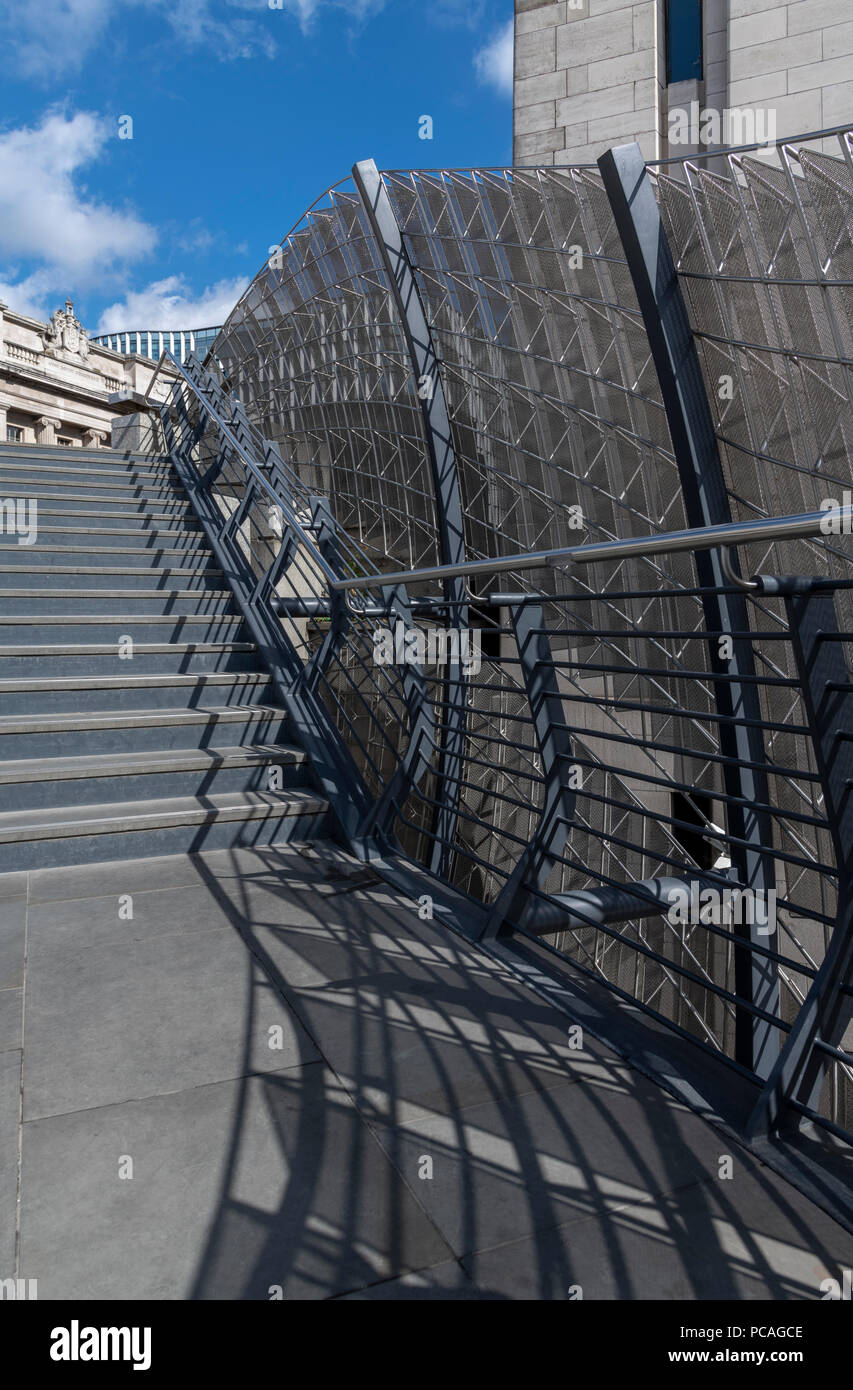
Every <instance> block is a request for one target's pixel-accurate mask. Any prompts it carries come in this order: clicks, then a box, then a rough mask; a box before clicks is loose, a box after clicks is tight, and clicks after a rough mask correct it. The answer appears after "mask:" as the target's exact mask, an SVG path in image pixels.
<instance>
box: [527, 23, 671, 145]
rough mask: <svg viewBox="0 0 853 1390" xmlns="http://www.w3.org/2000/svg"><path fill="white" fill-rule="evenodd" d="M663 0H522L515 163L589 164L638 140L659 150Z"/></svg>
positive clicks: (662, 73)
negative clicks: (604, 152)
mask: <svg viewBox="0 0 853 1390" xmlns="http://www.w3.org/2000/svg"><path fill="white" fill-rule="evenodd" d="M662 22H663V21H662V11H661V10H660V6H659V4H658V3H657V0H640V3H631V2H630V0H560V3H557V4H554V3H552V2H551V0H516V22H515V102H514V125H513V144H514V151H515V154H514V159H515V163H516V164H573V163H581V164H582V163H591V162H593V161H594V160H595V159H596V158H597V157H598V155H599V154H600V153H601V151H602V150H603V149H606V148H607V147H608V146H609V145H614V144H617V145H618V144H620V143H624V141H626V140H634V139H637V140H639V142H640V145H641V146H642V148H643V151H644V153H645V155H646V158H647V159H654V158H656V157H658V156H659V155H660V153H661V149H660V142H661V136H662V124H661V109H662V103H661V89H662V84H663V81H664V78H665V74H664V72H663V70H662V67H661V58H662V54H663V41H662V40H663V34H662Z"/></svg>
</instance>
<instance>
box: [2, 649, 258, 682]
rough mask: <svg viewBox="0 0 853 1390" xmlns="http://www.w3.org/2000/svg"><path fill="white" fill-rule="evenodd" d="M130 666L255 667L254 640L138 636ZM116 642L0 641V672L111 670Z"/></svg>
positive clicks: (149, 669) (159, 669) (154, 669)
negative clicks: (9, 643)
mask: <svg viewBox="0 0 853 1390" xmlns="http://www.w3.org/2000/svg"><path fill="white" fill-rule="evenodd" d="M133 660H134V669H135V670H138V671H140V672H142V674H144V675H158V674H161V673H164V674H165V673H169V672H176V673H177V672H182V673H186V674H190V673H192V672H202V673H203V672H205V671H249V670H252V671H255V670H257V669H258V649H257V647H256V645H255V643H254V642H242V641H239V642H139V643H136V644H135V645H134V657H133ZM118 664H119V663H118V643H117V642H104V643H98V642H83V643H79V644H77V645H74V646H71V645H66V646H57V645H50V644H48V645H42V646H40V645H38V644H37V643H34V644H32V645H29V646H23V645H19V646H10V647H0V677H2V678H3V679H6V680H8V679H11V678H29V677H33V676H46V677H53V676H66V675H67V676H78V675H79V676H96V675H99V674H102V675H108V676H109V675H115V673H116V669H117V666H118Z"/></svg>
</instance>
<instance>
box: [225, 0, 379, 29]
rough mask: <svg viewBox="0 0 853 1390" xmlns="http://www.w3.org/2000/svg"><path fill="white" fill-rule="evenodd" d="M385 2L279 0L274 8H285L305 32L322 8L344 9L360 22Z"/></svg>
mask: <svg viewBox="0 0 853 1390" xmlns="http://www.w3.org/2000/svg"><path fill="white" fill-rule="evenodd" d="M233 3H235V4H242V3H244V0H233ZM248 3H252V0H248ZM385 4H386V0H281V3H280V4H278V5H277V6H276V8H277V9H285V10H286V11H287V12H288V14H291V15H293V17H294V19H298V21H299V27H300V29H301V30H302V32H303V34H307V33H308V32H309V31H310V29H311V27H312V25H313V23H314V20H315V19H316V17H317V15H318V14H319V13H320V11H321V10H323V9H329V10H332V9H335V10H346V12H347V14H348V15H349V16H350V18H351V19H354V20H355V21H356V22H361V21H362V20H365V19H370V18H371V16H372V15H375V14H379V12H380V10H383V9H384V8H385Z"/></svg>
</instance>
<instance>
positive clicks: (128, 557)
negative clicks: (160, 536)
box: [0, 537, 213, 572]
mask: <svg viewBox="0 0 853 1390" xmlns="http://www.w3.org/2000/svg"><path fill="white" fill-rule="evenodd" d="M4 539H5V537H4ZM72 555H77V556H80V557H83V558H82V559H81V561H80V563H81V564H86V563H88V564H92V563H94V562H96V561H98V560H101V559H103V561H104V563H105V564H111V565H115V564H119V565H120V564H122V563H124V564H128V565H132V564H143V563H144V564H147V565H149V566H150V568H151V569H155V570H158V571H160V572H162V568H163V567H164V566H165V567H166V568H169V567H171V566H172V565H180V564H182V563H183V564H190V565H191V566H193V567H198V566H199V565H201V564H203V562H204V560H205V557H206V556H210V558H211V560H212V559H213V556H212V554H211V552H210V551H209V550H207V551H206V550H205V549H204V547H196V548H195V549H189V548H186V547H180V546H178V547H175V546H170V547H165V546H164V547H163V548H161V549H154V548H153V547H146V546H140V545H136V546H133V545H98V546H91V545H65V544H62V545H60V544H59V543H58V542H57V543H55V542H54V541H51V542H50V543H48V542H44V543H42V542H41V541H36V543H35V545H15V544H11V545H2V546H0V559H2V561H3V563H4V564H7V565H9V564H13V565H24V566H28V565H29V564H30V562H31V559H35V560H36V561H37V563H40V564H52V563H55V564H58V565H61V564H64V563H65V562H66V560H67V559H68V557H69V556H72Z"/></svg>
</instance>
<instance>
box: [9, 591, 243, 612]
mask: <svg viewBox="0 0 853 1390" xmlns="http://www.w3.org/2000/svg"><path fill="white" fill-rule="evenodd" d="M0 593H2V601H0V610H2V612H3V613H7V614H13V615H17V614H21V613H29V614H31V615H32V616H33V618H41V617H42V616H43V615H45V614H51V615H54V616H55V615H57V614H61V613H74V614H76V613H79V614H92V615H96V614H105V615H107V616H109V615H110V614H111V613H154V614H158V615H162V614H169V613H171V614H174V615H176V616H177V617H192V616H197V615H199V614H203V613H205V614H207V615H208V616H210V617H220V616H221V615H222V614H223V613H234V612H235V611H236V610H235V601H234V595H233V594H232V592H231V590H230V589H113V590H112V591H110V592H107V591H106V590H104V589H85V588H82V587H81V588H79V589H78V588H76V587H75V588H72V587H71V586H70V585H69V586H68V587H66V588H62V589H60V588H54V589H38V588H36V589H20V588H18V589H9V588H4V589H2V590H0Z"/></svg>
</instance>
